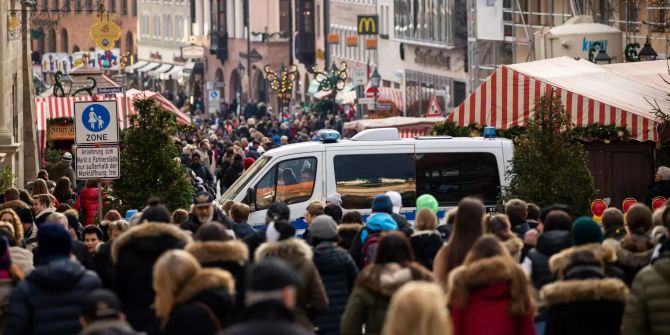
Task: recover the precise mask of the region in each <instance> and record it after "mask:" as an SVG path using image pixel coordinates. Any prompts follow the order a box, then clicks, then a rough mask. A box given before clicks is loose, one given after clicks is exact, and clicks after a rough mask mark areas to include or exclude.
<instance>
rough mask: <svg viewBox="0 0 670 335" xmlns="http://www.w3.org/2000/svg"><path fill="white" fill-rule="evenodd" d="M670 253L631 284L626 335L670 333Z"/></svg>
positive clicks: (626, 313) (641, 273)
mask: <svg viewBox="0 0 670 335" xmlns="http://www.w3.org/2000/svg"><path fill="white" fill-rule="evenodd" d="M669 315H670V252H665V253H663V254H662V255H661V257H659V258H658V259H657V260H656V261H655V262H654V263H653V264H652V265H649V266H647V267H645V268H644V269H643V270H642V271H640V272H639V273H638V274H637V276H636V277H635V280H634V281H633V286H632V287H631V291H630V297H629V299H628V303H627V304H626V310H625V312H624V316H623V322H622V335H633V334H635V335H645V334H649V335H652V334H653V335H662V334H670V317H668V316H669Z"/></svg>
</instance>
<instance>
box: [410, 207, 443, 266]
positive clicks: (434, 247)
mask: <svg viewBox="0 0 670 335" xmlns="http://www.w3.org/2000/svg"><path fill="white" fill-rule="evenodd" d="M415 225H416V229H415V231H414V233H413V234H412V237H411V238H410V244H411V245H412V250H413V251H414V257H415V258H416V261H417V262H418V263H419V264H421V265H423V267H425V268H426V269H428V270H431V271H432V270H433V260H434V259H435V255H437V252H438V251H440V248H442V245H444V241H443V240H442V236H441V235H440V233H439V232H438V231H437V230H436V229H437V216H436V215H435V212H433V211H432V210H431V209H429V208H422V209H421V210H420V211H419V212H418V213H417V215H416V222H415Z"/></svg>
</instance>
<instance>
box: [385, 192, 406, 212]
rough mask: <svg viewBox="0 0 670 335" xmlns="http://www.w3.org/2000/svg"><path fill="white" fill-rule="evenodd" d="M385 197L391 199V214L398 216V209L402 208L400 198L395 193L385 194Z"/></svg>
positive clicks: (398, 194)
mask: <svg viewBox="0 0 670 335" xmlns="http://www.w3.org/2000/svg"><path fill="white" fill-rule="evenodd" d="M386 196H387V197H389V198H390V199H391V202H392V203H393V213H396V214H400V207H402V196H401V195H400V193H398V192H396V191H388V192H386Z"/></svg>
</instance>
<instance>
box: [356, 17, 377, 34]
mask: <svg viewBox="0 0 670 335" xmlns="http://www.w3.org/2000/svg"><path fill="white" fill-rule="evenodd" d="M378 21H379V20H378V19H377V15H358V20H356V22H358V35H377V33H378V30H377V29H378V27H379V24H378V23H379V22H378Z"/></svg>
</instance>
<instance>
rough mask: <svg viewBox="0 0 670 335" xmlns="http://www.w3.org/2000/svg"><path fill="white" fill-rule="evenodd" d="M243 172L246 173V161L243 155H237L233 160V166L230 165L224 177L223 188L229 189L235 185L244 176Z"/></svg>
mask: <svg viewBox="0 0 670 335" xmlns="http://www.w3.org/2000/svg"><path fill="white" fill-rule="evenodd" d="M242 172H244V159H243V158H242V156H241V155H239V154H238V155H235V157H234V158H233V164H231V165H230V167H229V168H228V169H227V170H226V172H225V174H224V176H223V181H222V185H223V187H225V188H229V187H230V186H231V185H233V183H235V181H236V180H237V178H239V177H240V175H242Z"/></svg>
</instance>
